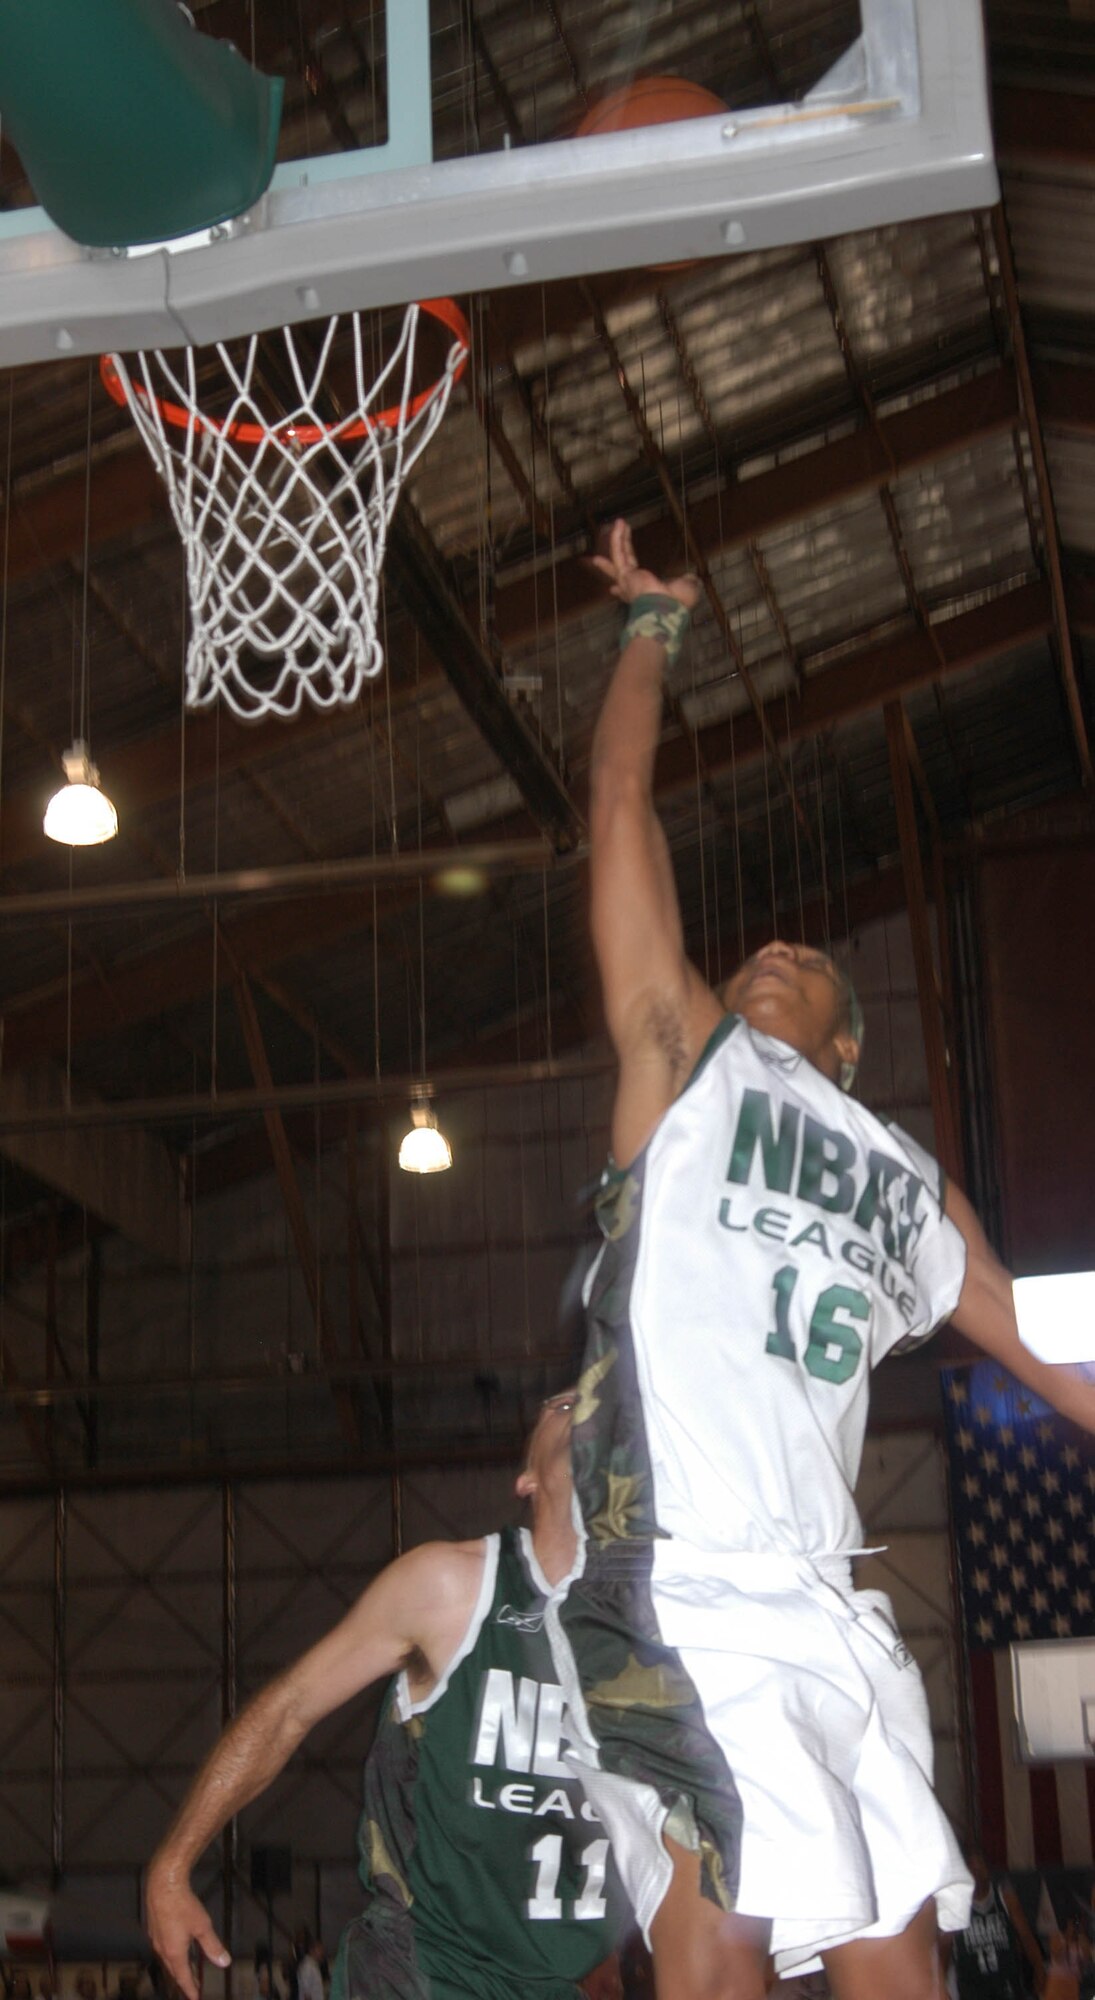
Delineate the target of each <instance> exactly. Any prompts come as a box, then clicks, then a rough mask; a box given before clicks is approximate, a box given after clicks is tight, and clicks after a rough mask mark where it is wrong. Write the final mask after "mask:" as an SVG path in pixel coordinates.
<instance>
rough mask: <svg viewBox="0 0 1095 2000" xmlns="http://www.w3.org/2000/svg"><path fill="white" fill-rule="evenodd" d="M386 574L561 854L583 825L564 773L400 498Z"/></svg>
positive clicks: (575, 841) (573, 844)
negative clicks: (523, 713) (534, 729)
mask: <svg viewBox="0 0 1095 2000" xmlns="http://www.w3.org/2000/svg"><path fill="white" fill-rule="evenodd" d="M385 576H386V579H387V582H388V584H389V586H390V587H391V588H392V589H394V590H395V592H396V594H397V595H398V597H399V599H400V602H401V603H402V605H403V609H404V610H405V611H406V612H407V613H408V614H409V616H410V618H411V619H412V620H413V622H414V624H415V625H416V626H417V627H418V629H419V631H420V632H421V634H422V636H423V638H424V639H425V641H426V644H427V646H429V648H430V650H431V652H432V653H433V656H434V658H435V659H436V660H438V661H439V662H440V665H441V669H442V672H443V673H444V674H445V675H446V677H447V679H448V680H449V681H450V682H451V684H452V686H453V688H454V689H455V690H456V693H457V695H458V696H459V699H460V701H461V702H462V704H463V706H464V708H465V709H466V710H467V712H468V715H469V716H470V718H471V720H472V722H474V724H475V726H476V728H477V729H478V731H479V733H480V735H481V736H482V738H483V740H484V742H486V743H487V744H489V746H490V748H491V749H492V750H493V752H494V754H495V756H496V757H497V758H498V760H499V762H500V763H501V764H502V766H503V767H504V769H505V770H506V771H508V773H509V775H510V777H511V778H512V779H513V781H514V784H515V785H516V786H517V789H518V791H519V792H520V794H521V797H522V799H523V800H524V802H525V805H526V806H527V808H528V810H529V812H530V813H531V814H532V817H533V819H534V820H535V821H536V823H537V825H538V826H540V827H542V828H543V831H544V832H545V833H546V834H547V836H548V838H549V839H550V840H551V843H552V845H553V846H554V847H556V848H558V849H559V850H560V851H562V852H565V851H566V850H567V849H568V848H573V847H576V846H577V845H578V844H579V842H580V841H581V839H582V838H583V836H584V833H585V828H584V826H583V823H582V819H581V816H580V814H579V812H578V809H577V807H576V806H575V804H574V801H573V799H572V798H571V796H570V794H569V792H568V791H567V788H566V785H565V783H564V781H563V778H562V776H561V775H560V773H559V771H558V769H557V767H556V765H555V764H554V763H553V762H552V759H551V757H550V756H549V755H548V753H547V752H546V751H545V750H544V749H542V748H541V746H540V744H539V743H538V742H537V740H536V737H535V736H534V734H533V732H532V729H531V728H530V727H529V725H528V724H527V723H526V722H525V721H524V719H523V717H522V716H521V714H520V713H519V711H518V710H517V709H516V708H515V707H514V706H513V705H512V703H511V701H510V699H509V696H508V695H507V694H506V691H505V689H504V687H503V685H502V677H501V673H500V672H499V671H498V670H497V669H496V667H495V664H494V661H493V660H492V659H491V658H490V655H489V654H488V653H487V652H486V650H485V649H484V647H483V645H482V643H481V642H480V640H479V638H478V636H477V634H476V633H475V631H474V630H473V629H472V625H471V623H470V621H469V619H468V617H467V614H466V612H465V609H464V606H463V604H462V603H461V602H460V599H459V598H458V597H457V595H456V593H455V591H454V590H453V589H452V587H451V586H450V584H449V581H448V579H447V577H446V576H445V572H444V568H443V566H442V563H441V560H440V558H439V556H438V554H437V551H436V550H435V549H434V548H433V546H432V544H431V542H430V540H429V537H428V536H427V534H426V532H425V529H424V528H423V527H422V525H421V523H420V522H419V521H418V519H417V518H416V516H415V514H414V512H413V510H412V509H411V507H410V506H409V504H408V503H407V502H406V501H404V504H403V506H402V508H401V509H400V512H399V514H398V516H397V518H396V520H395V521H394V522H393V524H392V528H391V530H390V533H389V538H388V554H387V558H386V562H385Z"/></svg>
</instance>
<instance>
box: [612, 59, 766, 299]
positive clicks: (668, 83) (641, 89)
mask: <svg viewBox="0 0 1095 2000" xmlns="http://www.w3.org/2000/svg"><path fill="white" fill-rule="evenodd" d="M728 108H729V107H728V106H727V105H725V104H724V103H723V101H722V98H721V97H716V96H715V93H714V91H713V90H705V89H704V87H703V84H702V83H688V82H687V81H686V79H685V78H684V77H683V76H641V77H638V78H637V79H636V81H635V82H634V83H625V84H624V85H623V87H622V89H620V90H610V91H609V92H608V93H607V95H606V96H604V97H600V98H598V99H597V100H596V101H595V103H593V104H591V105H590V106H589V109H588V110H587V111H586V113H585V116H584V117H583V119H582V122H581V124H580V125H577V126H576V127H575V130H574V137H575V138H576V139H588V138H591V137H592V136H593V135H594V134H595V133H597V132H629V131H633V130H634V128H635V127H636V126H639V125H676V124H679V123H681V122H682V121H683V120H684V119H686V118H710V117H712V116H713V114H714V113H715V112H716V111H726V110H727V109H728ZM690 268H691V265H690V263H689V262H688V261H686V262H685V263H683V264H652V265H651V266H650V269H651V270H652V271H687V270H689V269H690Z"/></svg>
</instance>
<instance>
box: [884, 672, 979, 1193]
mask: <svg viewBox="0 0 1095 2000" xmlns="http://www.w3.org/2000/svg"><path fill="white" fill-rule="evenodd" d="M885 717H886V740H887V743H888V744H889V751H890V775H891V779H892V781H893V790H894V806H895V810H896V813H897V832H898V839H899V841H900V845H901V866H902V871H903V874H904V878H905V901H906V904H907V906H908V912H909V929H910V931H911V933H912V947H913V962H914V964H915V966H916V991H917V998H918V1000H919V1002H920V1025H921V1029H922V1031H923V1035H924V1053H925V1055H926V1057H927V1063H928V1087H929V1090H930V1092H931V1105H932V1117H933V1119H934V1122H935V1150H936V1154H937V1156H938V1158H939V1162H940V1164H941V1166H942V1167H943V1170H944V1172H945V1173H946V1174H948V1175H954V1176H955V1178H958V1177H959V1176H960V1173H961V1157H960V1152H959V1146H958V1133H957V1128H956V1125H955V1119H954V1109H953V1099H952V1096H951V1085H950V1068H951V1061H950V1053H949V1051H948V1048H947V1041H946V1035H945V1032H944V1025H943V1010H942V1005H941V1001H940V992H939V982H938V977H937V974H936V969H935V960H934V957H933V955H932V939H931V924H930V921H929V918H928V900H927V895H926V893H925V889H924V864H923V861H922V859H921V855H920V833H919V829H918V827H917V823H916V804H915V801H914V799H913V787H912V773H911V770H910V767H909V753H908V745H907V743H906V740H905V712H904V709H903V708H902V705H901V703H900V702H899V701H890V702H887V703H886V707H885ZM936 914H937V917H938V920H939V924H940V926H942V925H943V924H945V922H946V911H945V910H939V911H937V913H936Z"/></svg>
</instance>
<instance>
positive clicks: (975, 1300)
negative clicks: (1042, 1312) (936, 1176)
mask: <svg viewBox="0 0 1095 2000" xmlns="http://www.w3.org/2000/svg"><path fill="white" fill-rule="evenodd" d="M946 1208H947V1214H948V1215H949V1216H950V1219H951V1221H952V1222H953V1223H954V1224H955V1225H956V1227H957V1228H958V1229H960V1230H961V1232H962V1235H963V1236H964V1237H965V1239H966V1278H965V1283H964V1284H963V1286H962V1292H961V1296H960V1298H959V1300H958V1304H957V1306H956V1308H955V1310H954V1312H953V1313H952V1315H951V1317H952V1319H953V1321H954V1324H955V1326H956V1327H957V1328H958V1330H959V1332H960V1333H965V1334H968V1335H969V1337H970V1339H971V1340H973V1341H976V1343H977V1345H978V1347H982V1348H984V1350H985V1353H986V1354H991V1355H992V1357H993V1360H994V1361H999V1362H1001V1363H1002V1364H1003V1366H1004V1367H1005V1368H1006V1369H1007V1370H1008V1372H1009V1373H1010V1374H1012V1375H1015V1376H1016V1377H1017V1378H1018V1380H1019V1381H1020V1382H1025V1383H1026V1385H1027V1388H1028V1389H1033V1390H1034V1393H1035V1395H1037V1396H1041V1397H1043V1399H1044V1400H1045V1401H1046V1402H1047V1403H1052V1405H1053V1408H1054V1409H1055V1410H1060V1412H1061V1415H1062V1416H1064V1417H1071V1418H1072V1420H1073V1422H1074V1423H1077V1424H1082V1425H1083V1427H1084V1429H1085V1430H1088V1431H1095V1383H1092V1382H1091V1381H1089V1380H1088V1378H1087V1375H1086V1374H1085V1373H1083V1372H1082V1371H1081V1370H1080V1369H1079V1368H1070V1367H1068V1366H1067V1365H1065V1364H1064V1363H1054V1362H1049V1361H1039V1359H1038V1357H1037V1355H1035V1354H1032V1353H1031V1351H1030V1349H1029V1347H1024V1346H1023V1343H1022V1341H1021V1340H1020V1338H1019V1328H1018V1325H1017V1324H1016V1319H1015V1300H1014V1296H1013V1294H1012V1289H1011V1274H1010V1272H1008V1271H1006V1270H1005V1268H1004V1266H1003V1264H1001V1262H1000V1259H999V1258H998V1257H997V1256H996V1255H995V1253H994V1252H993V1250H992V1249H991V1248H990V1246H989V1243H988V1240H987V1238H986V1236H985V1232H984V1230H983V1229H982V1227H981V1224H980V1223H979V1222H978V1220H977V1217H976V1215H975V1214H974V1212H973V1210H972V1208H971V1207H970V1205H969V1202H968V1201H967V1200H966V1197H965V1195H964V1194H960V1193H959V1191H958V1189H957V1188H956V1187H954V1186H952V1185H951V1184H950V1183H948V1186H947V1197H946Z"/></svg>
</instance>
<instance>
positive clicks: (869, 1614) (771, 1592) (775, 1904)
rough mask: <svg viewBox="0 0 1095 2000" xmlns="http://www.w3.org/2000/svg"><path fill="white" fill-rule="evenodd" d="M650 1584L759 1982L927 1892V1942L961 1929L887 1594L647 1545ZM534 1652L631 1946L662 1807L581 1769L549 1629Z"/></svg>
mask: <svg viewBox="0 0 1095 2000" xmlns="http://www.w3.org/2000/svg"><path fill="white" fill-rule="evenodd" d="M684 1559H686V1561H685V1560H684ZM650 1588H651V1595H652V1600H653V1608H654V1611H655V1614H656V1617H657V1623H658V1628H659V1632H660V1636H661V1638H662V1640H663V1641H664V1642H665V1644H666V1645H668V1646H671V1647H673V1648H674V1649H675V1650H676V1652H677V1653H678V1654H679V1656H680V1659H681V1662H682V1664H683V1666H684V1667H685V1669H686V1670H687V1673H688V1674H689V1676H690V1677H691V1680H692V1682H693V1684H694V1686H695V1689H696V1691H697V1693H698V1694H699V1697H700V1700H701V1702H702V1705H703V1711H704V1718H705V1721H706V1723H707V1727H708V1729H709V1730H710V1732H711V1734H712V1735H713V1736H714V1738H715V1740H716V1741H717V1743H718V1745H719V1747H720V1749H721V1750H722V1752H723V1753H724V1755H725V1757H726V1761H727V1763H728V1765H729V1767H730V1770H731V1771H732V1773H733V1775H734V1779H735V1782H736V1784H737V1787H738V1790H739V1793H740V1796H741V1804H742V1811H743V1819H744V1825H743V1831H742V1840H741V1879H740V1884H739V1888H738V1894H737V1898H736V1908H737V1910H738V1911H739V1912H740V1913H741V1914H742V1915H743V1916H755V1917H761V1918H769V1919H771V1923H772V1942H771V1950H772V1953H773V1956H774V1959H775V1964H776V1969H777V1971H778V1972H780V1973H787V1972H791V1971H807V1970H811V1969H813V1968H815V1967H816V1966H818V1965H819V1964H820V1959H819V1953H820V1952H822V1951H825V1950H827V1949H829V1948H830V1947H831V1946H833V1945H837V1944H846V1943H848V1942H850V1941H851V1940H852V1939H854V1938H867V1937H892V1936H895V1935H896V1934H897V1933H898V1932H899V1931H902V1930H904V1928H905V1926H906V1924H908V1923H909V1922H910V1920H911V1919H912V1917H913V1916H915V1914H916V1912H917V1910H918V1909H919V1908H920V1907H921V1905H922V1904H923V1903H925V1902H926V1901H927V1899H928V1898H929V1897H930V1896H934V1898H935V1901H936V1907H937V1912H938V1918H939V1924H940V1927H941V1929H943V1930H961V1929H963V1928H964V1927H965V1925H966V1924H967V1922H968V1920H969V1907H970V1893H971V1889H972V1883H971V1880H970V1876H969V1873H968V1871H967V1869H966V1867H965V1865H964V1863H963V1860H962V1856H961V1853H960V1851H959V1848H958V1844H957V1842H956V1840H955V1837H954V1835H953V1833H952V1831H951V1829H950V1826H949V1825H948V1822H947V1820H946V1818H945V1816H944V1814H943V1812H942V1810H941V1808H940V1806H939V1805H938V1803H937V1801H936V1798H935V1795H934V1793H933V1791H932V1788H931V1781H932V1741H931V1729H930V1726H929V1721H928V1708H927V1701H926V1698H925V1695H924V1687H923V1683H922V1681H921V1678H920V1673H919V1669H918V1668H917V1666H916V1663H915V1661H914V1660H913V1659H912V1657H911V1655H910V1653H909V1651H908V1649H907V1647H906V1646H905V1645H904V1644H903V1642H902V1640H901V1639H900V1638H899V1636H898V1633H897V1630H896V1627H895V1625H894V1622H893V1613H892V1610H891V1607H890V1602H889V1599H888V1598H887V1597H886V1596H885V1595H884V1594H883V1593H882V1592H880V1591H873V1590H872V1591H853V1590H852V1588H851V1581H850V1566H849V1564H848V1563H847V1562H846V1561H842V1560H837V1561H834V1560H828V1561H819V1562H818V1563H816V1564H811V1563H808V1562H806V1561H800V1560H799V1559H797V1558H794V1557H783V1556H771V1557H769V1556H741V1555H719V1554H718V1553H711V1552H709V1551H706V1550H693V1549H685V1548H682V1545H681V1543H680V1542H678V1541H664V1542H658V1543H655V1545H654V1563H653V1574H652V1577H651V1585H650ZM549 1623H551V1621H550V1620H549ZM552 1643H553V1649H555V1648H558V1651H557V1657H556V1667H557V1670H558V1671H559V1672H560V1676H561V1679H562V1682H563V1688H564V1693H565V1694H566V1696H567V1700H568V1704H569V1706H570V1710H571V1721H572V1725H573V1730H574V1743H573V1755H574V1756H575V1758H576V1760H577V1761H578V1762H579V1763H580V1764H581V1766H582V1779H583V1783H584V1784H585V1787H586V1790H587V1791H588V1793H589V1797H590V1800H591V1803H592V1805H593V1807H594V1810H595V1811H596V1812H597V1813H598V1814H599V1815H600V1817H601V1818H602V1819H603V1820H604V1823H605V1826H606V1828H607V1830H608V1832H609V1834H610V1836H611V1839H612V1845H613V1850H614V1853H615V1857H616V1862H617V1866H618V1867H619V1870H620V1874H621V1876H622V1878H623V1881H624V1885H625V1887H626V1889H627V1891H628V1895H629V1897H630V1899H631V1902H632V1907H633V1908H634V1911H635V1915H636V1917H637V1919H638V1921H639V1923H640V1924H641V1926H642V1929H643V1932H644V1935H645V1936H646V1937H647V1939H648V1941H649V1930H650V1923H651V1920H652V1918H653V1917H654V1915H655V1913H656V1911H657V1909H658V1906H659V1904H660V1902H661V1900H662V1897H663V1896H664V1894H665V1892H666V1889H667V1887H668V1884H669V1878H670V1874H671V1864H670V1861H669V1857H668V1854H667V1852H666V1849H665V1846H664V1843H663V1840H662V1834H663V1832H664V1830H665V1823H666V1819H667V1808H666V1806H665V1804H664V1803H663V1800H662V1799H661V1798H660V1797H659V1795H658V1793H657V1792H656V1791H655V1790H654V1788H653V1787H652V1786H648V1785H644V1784H639V1783H635V1782H633V1781H630V1780H627V1779H624V1778H620V1777H617V1776H615V1775H613V1774H611V1773H608V1772H605V1771H602V1770H600V1769H599V1768H598V1763H599V1760H598V1754H597V1747H596V1744H595V1742H594V1740H593V1737H592V1735H591V1734H590V1733H589V1729H588V1718H587V1716H586V1713H585V1707H584V1703H583V1701H582V1697H581V1694H580V1691H579V1688H578V1683H577V1674H576V1669H575V1667H574V1664H573V1661H572V1660H571V1661H569V1662H568V1660H567V1658H566V1657H565V1655H566V1654H567V1652H568V1650H569V1649H568V1648H567V1645H566V1640H565V1637H563V1634H562V1631H561V1628H560V1627H559V1625H558V1622H557V1621H555V1623H554V1630H553V1631H552ZM670 1830H671V1831H672V1832H674V1833H676V1832H677V1827H676V1825H675V1824H674V1825H673V1826H672V1827H671V1829H670Z"/></svg>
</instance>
